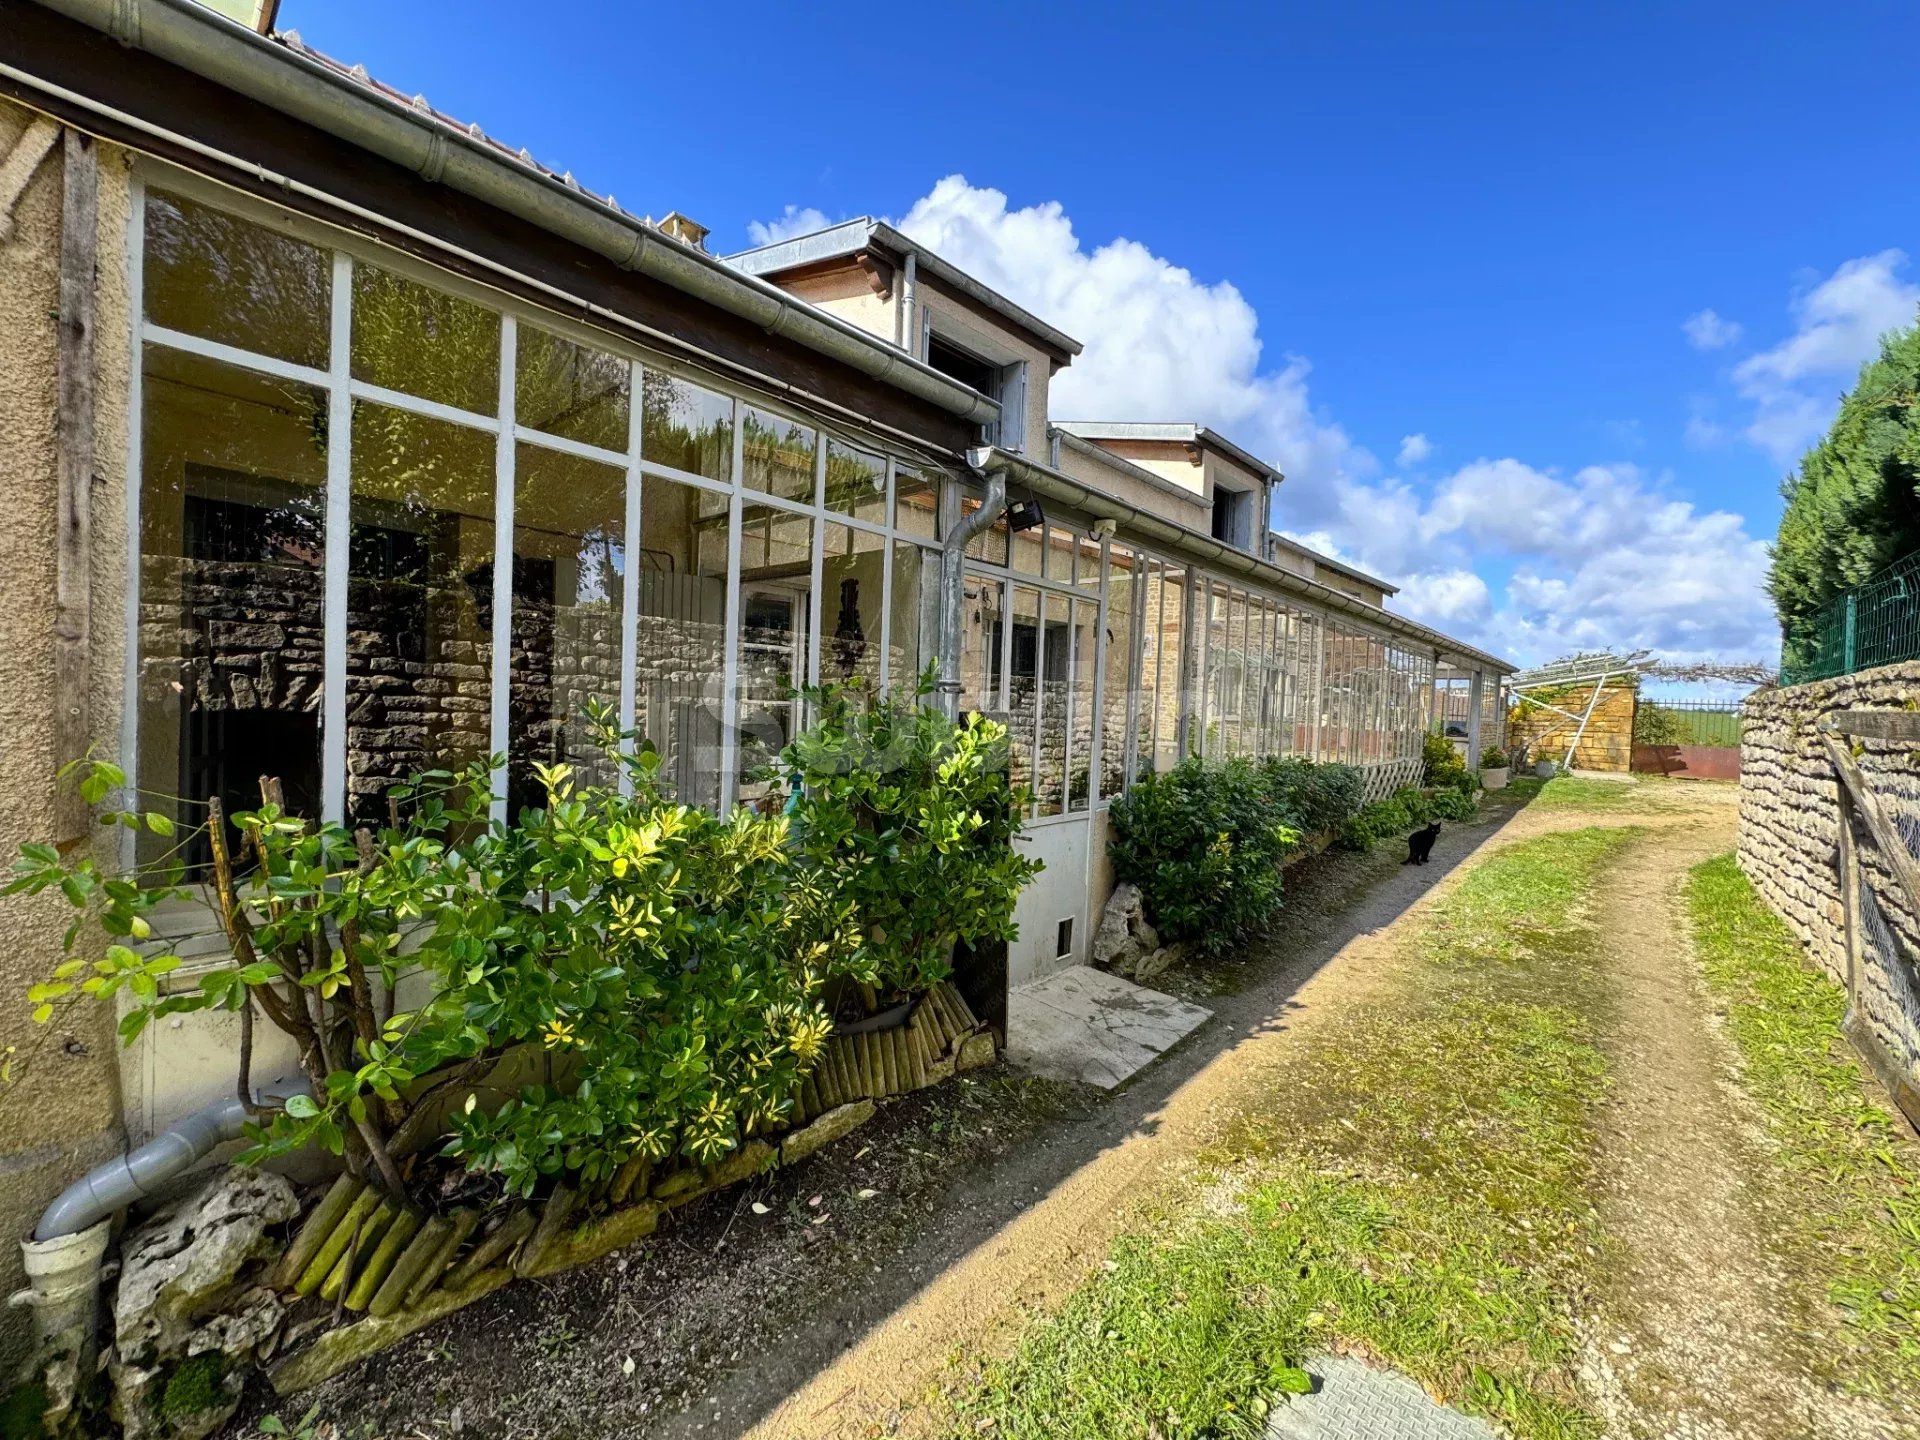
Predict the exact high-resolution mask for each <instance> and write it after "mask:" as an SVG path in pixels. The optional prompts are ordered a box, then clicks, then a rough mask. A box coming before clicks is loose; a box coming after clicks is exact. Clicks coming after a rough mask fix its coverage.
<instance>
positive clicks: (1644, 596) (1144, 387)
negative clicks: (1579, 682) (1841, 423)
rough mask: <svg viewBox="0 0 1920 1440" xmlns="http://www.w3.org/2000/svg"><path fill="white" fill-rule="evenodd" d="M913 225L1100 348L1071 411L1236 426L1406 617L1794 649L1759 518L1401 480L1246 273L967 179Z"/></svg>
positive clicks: (1640, 485)
mask: <svg viewBox="0 0 1920 1440" xmlns="http://www.w3.org/2000/svg"><path fill="white" fill-rule="evenodd" d="M800 213H801V212H798V211H796V210H794V209H793V208H791V207H790V208H789V211H788V214H789V216H796V217H797V216H798V215H799V214H800ZM815 213H816V214H817V212H815ZM821 218H822V219H824V217H821ZM782 223H784V221H782V222H774V224H775V225H776V226H777V225H780V224H782ZM796 223H798V222H796ZM809 223H810V222H809ZM896 223H897V224H898V226H899V227H900V228H901V229H902V230H904V231H905V232H907V233H908V234H910V235H912V236H914V237H915V238H916V239H918V240H920V241H921V242H923V243H924V244H926V245H927V246H928V247H929V248H931V249H933V250H935V251H937V252H939V253H940V254H941V255H942V256H943V257H944V258H945V259H947V260H949V261H951V262H953V263H954V264H956V265H958V266H960V267H961V268H962V269H964V270H967V271H969V272H970V273H972V274H974V275H975V276H977V277H978V278H979V279H980V280H981V281H983V282H984V283H985V284H987V285H990V286H992V287H993V288H995V289H996V290H999V291H1001V292H1003V293H1005V294H1006V295H1008V296H1009V297H1011V298H1012V299H1013V300H1015V301H1017V302H1018V303H1020V304H1021V305H1024V306H1026V307H1027V308H1028V309H1030V310H1032V311H1033V312H1034V313H1035V314H1037V315H1041V316H1044V317H1045V318H1046V319H1047V320H1048V321H1049V322H1051V323H1053V324H1055V325H1057V326H1059V327H1060V328H1061V329H1063V330H1065V331H1066V332H1067V333H1068V334H1070V335H1073V336H1075V337H1077V338H1078V339H1080V340H1081V341H1082V342H1084V344H1085V346H1086V350H1085V353H1084V354H1082V355H1080V356H1079V357H1078V358H1076V359H1075V360H1074V362H1073V364H1072V365H1071V366H1070V367H1069V368H1067V369H1065V370H1063V371H1061V372H1060V373H1059V374H1058V375H1057V376H1055V377H1054V379H1053V382H1052V387H1051V398H1052V413H1053V414H1054V416H1056V417H1058V418H1064V419H1109V420H1193V421H1198V422H1200V423H1202V424H1206V425H1211V426H1213V427H1215V428H1217V429H1219V430H1221V431H1222V432H1223V433H1225V434H1227V435H1230V436H1232V437H1233V438H1234V439H1235V440H1236V441H1238V442H1239V443H1240V444H1242V445H1245V446H1246V447H1247V448H1248V449H1250V450H1252V451H1254V452H1255V453H1257V454H1259V455H1261V456H1263V457H1264V458H1266V459H1268V460H1270V461H1272V462H1274V463H1275V464H1277V465H1278V466H1279V467H1280V468H1281V469H1282V470H1284V471H1285V472H1286V474H1287V476H1288V480H1287V483H1286V484H1285V485H1283V486H1281V487H1280V489H1279V492H1278V495H1277V500H1276V516H1275V520H1276V523H1279V524H1281V525H1282V526H1283V527H1284V528H1285V529H1286V531H1287V533H1289V534H1290V535H1293V536H1295V537H1296V538H1298V539H1299V540H1301V541H1302V542H1303V543H1305V544H1308V545H1310V546H1312V547H1313V548H1315V549H1318V550H1323V551H1328V552H1330V553H1333V554H1336V555H1338V556H1340V557H1342V558H1345V559H1347V560H1349V561H1350V562H1351V563H1353V564H1357V565H1359V566H1361V567H1362V568H1364V569H1367V570H1371V571H1373V572H1375V573H1377V574H1380V575H1382V576H1385V577H1388V578H1390V579H1393V580H1395V581H1396V583H1398V584H1400V585H1401V587H1402V592H1401V594H1400V595H1399V596H1398V597H1396V599H1395V600H1394V601H1393V604H1394V606H1395V608H1396V609H1398V610H1400V611H1402V612H1403V613H1406V614H1409V615H1413V616H1417V617H1419V618H1422V619H1425V620H1429V621H1431V622H1433V623H1434V624H1436V625H1437V626H1439V627H1440V628H1442V629H1445V630H1446V631H1448V632H1449V633H1452V634H1456V635H1459V636H1460V637H1461V638H1463V639H1467V640H1470V641H1473V642H1475V643H1477V644H1480V645H1481V646H1483V647H1484V648H1486V649H1488V650H1491V651H1493V652H1494V653H1495V654H1500V655H1505V656H1509V657H1511V658H1513V659H1515V660H1517V661H1520V662H1522V663H1530V662H1535V661H1540V660H1545V659H1549V658H1552V657H1553V656H1554V655H1556V654H1560V653H1564V652H1565V651H1567V650H1569V649H1573V648H1597V647H1600V646H1608V645H1613V646H1623V647H1638V646H1645V647H1648V648H1651V649H1656V650H1661V651H1665V652H1667V653H1670V654H1673V655H1675V656H1676V657H1681V658H1691V657H1705V656H1708V655H1734V656H1742V657H1747V656H1764V655H1767V654H1770V653H1771V652H1772V650H1773V648H1774V646H1775V644H1776V641H1775V638H1774V635H1775V632H1774V625H1773V619H1772V615H1771V611H1770V609H1769V607H1768V605H1767V602H1766V599H1765V596H1764V594H1763V592H1762V590H1761V588H1760V583H1761V579H1762V576H1763V574H1764V571H1765V567H1766V551H1765V546H1764V545H1763V544H1762V543H1761V542H1760V541H1758V540H1756V539H1754V538H1753V537H1752V536H1750V535H1749V534H1748V533H1747V532H1746V529H1745V527H1744V523H1743V522H1742V520H1741V519H1740V517H1738V516H1736V515H1732V514H1728V513H1726V512H1722V511H1713V512H1702V511H1700V510H1698V509H1697V508H1696V507H1694V506H1693V505H1692V504H1690V503H1688V502H1687V501H1685V500H1683V499H1679V498H1676V497H1675V496H1674V495H1673V494H1672V493H1671V490H1672V487H1671V484H1670V482H1669V481H1667V480H1666V479H1664V478H1662V477H1654V476H1650V475H1648V474H1647V473H1645V472H1644V471H1642V470H1641V469H1639V468H1638V467H1636V466H1632V465H1592V466H1588V467H1586V468H1584V469H1576V470H1572V471H1570V472H1563V471H1557V470H1550V469H1544V468H1541V467H1538V466H1534V465H1530V464H1527V463H1526V462H1525V461H1523V460H1520V459H1518V458H1514V457H1511V456H1494V457H1489V458H1482V459H1476V460H1474V461H1472V462H1471V463H1469V464H1465V465H1461V466H1459V467H1457V468H1455V469H1454V470H1452V471H1451V472H1450V473H1447V474H1444V475H1440V476H1437V477H1435V476H1425V475H1417V476H1415V477H1414V478H1412V479H1409V478H1405V477H1389V476H1383V475H1381V473H1380V466H1379V464H1378V462H1377V461H1376V460H1375V458H1374V457H1373V455H1372V454H1371V453H1370V452H1369V451H1368V450H1366V449H1365V448H1364V447H1362V446H1360V445H1358V444H1356V443H1355V442H1354V441H1353V439H1352V438H1351V437H1350V436H1349V435H1348V434H1347V432H1346V431H1345V430H1344V429H1343V428H1342V427H1341V426H1340V425H1339V424H1338V423H1337V422H1335V421H1334V420H1333V419H1331V418H1330V417H1328V416H1327V415H1326V414H1325V413H1324V412H1323V411H1321V410H1320V408H1319V407H1317V406H1316V405H1315V404H1314V403H1313V399H1312V396H1311V393H1310V391H1309V388H1308V380H1309V376H1310V370H1311V367H1310V366H1309V364H1308V362H1307V360H1306V359H1305V358H1304V357H1302V356H1299V355H1293V354H1286V353H1281V354H1278V355H1274V354H1273V353H1271V352H1270V351H1269V350H1268V349H1267V347H1266V345H1265V343H1264V341H1263V339H1262V337H1261V334H1260V317H1259V315H1258V314H1257V313H1256V312H1255V310H1254V309H1253V307H1252V306H1251V305H1250V304H1249V303H1248V302H1247V299H1246V297H1245V296H1244V295H1242V294H1241V293H1240V291H1239V290H1238V289H1236V288H1235V287H1234V286H1233V285H1232V284H1230V283H1228V282H1227V281H1225V280H1214V281H1211V282H1209V281H1207V280H1204V279H1201V278H1200V277H1197V276H1195V275H1194V274H1193V272H1191V271H1190V270H1187V269H1185V268H1183V267H1182V266H1180V265H1177V264H1175V263H1174V262H1173V261H1171V260H1169V259H1167V258H1165V257H1163V256H1160V255H1156V254H1154V253H1153V252H1152V251H1150V250H1148V249H1147V248H1146V247H1145V246H1143V245H1141V244H1138V243H1137V242H1135V241H1131V240H1127V239H1124V238H1122V239H1113V240H1109V241H1107V242H1105V243H1102V244H1096V245H1093V246H1092V247H1091V248H1089V247H1088V245H1087V244H1085V243H1084V242H1083V241H1082V240H1081V238H1080V237H1079V235H1077V234H1076V233H1075V231H1074V228H1073V222H1072V219H1071V218H1070V217H1069V216H1068V215H1067V213H1066V211H1065V209H1064V208H1063V207H1062V206H1061V205H1059V204H1058V203H1056V202H1044V203H1041V204H1036V205H1029V206H1025V207H1015V206H1012V205H1011V204H1010V203H1009V201H1008V199H1007V197H1006V195H1004V194H1003V193H1001V192H1000V191H998V190H994V189H989V188H987V187H984V186H976V185H971V184H969V183H968V182H967V181H966V180H965V179H964V178H962V177H960V176H958V175H951V176H948V177H947V178H945V179H943V180H941V181H940V182H939V183H938V184H936V185H935V186H934V187H933V189H932V190H931V191H930V192H929V193H928V194H927V195H926V196H924V197H923V198H922V199H920V200H919V201H917V202H916V203H915V204H914V205H913V206H912V207H911V208H910V209H909V210H908V211H907V213H906V215H905V216H904V217H902V218H901V219H900V220H898V221H897V222H896ZM756 233H758V232H756ZM766 233H767V234H768V235H772V234H773V233H775V232H774V230H773V228H771V227H766ZM1814 308H1816V309H1817V308H1818V307H1817V306H1816V307H1814ZM1809 313H1812V310H1810V312H1809ZM1431 453H1432V447H1431V445H1430V443H1429V442H1428V441H1427V439H1426V437H1425V436H1424V435H1420V434H1408V435H1405V436H1403V437H1402V440H1401V442H1400V446H1399V450H1398V454H1399V458H1400V462H1401V464H1402V465H1403V466H1406V467H1409V468H1411V467H1413V466H1415V465H1417V464H1418V463H1419V462H1420V461H1424V460H1426V459H1428V458H1429V457H1430V456H1431Z"/></svg>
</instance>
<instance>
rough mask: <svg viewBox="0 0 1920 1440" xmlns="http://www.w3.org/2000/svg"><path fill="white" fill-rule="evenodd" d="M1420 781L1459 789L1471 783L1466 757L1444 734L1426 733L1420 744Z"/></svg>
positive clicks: (1471, 778) (1425, 783)
mask: <svg viewBox="0 0 1920 1440" xmlns="http://www.w3.org/2000/svg"><path fill="white" fill-rule="evenodd" d="M1420 783H1421V784H1423V785H1445V786H1449V787H1451V788H1454V789H1459V788H1460V787H1461V786H1463V785H1467V784H1470V783H1473V777H1472V776H1471V775H1470V774H1468V773H1467V762H1466V757H1464V756H1463V755H1461V753H1460V752H1459V750H1458V749H1456V748H1455V747H1454V743H1453V742H1452V741H1451V740H1449V739H1447V737H1446V736H1444V735H1437V734H1435V735H1428V736H1427V738H1426V739H1425V740H1423V741H1422V742H1421V744H1420Z"/></svg>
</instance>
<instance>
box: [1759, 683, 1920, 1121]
mask: <svg viewBox="0 0 1920 1440" xmlns="http://www.w3.org/2000/svg"><path fill="white" fill-rule="evenodd" d="M1916 707H1920V663H1914V662H1909V663H1907V664H1904V665H1889V666H1886V667H1883V668H1881V669H1878V670H1868V671H1863V672H1862V673H1860V674H1858V675H1848V676H1844V677H1842V678H1840V679H1838V680H1824V681H1819V682H1817V683H1815V684H1810V685H1795V686H1792V687H1790V688H1787V689H1783V690H1767V691H1761V692H1759V693H1757V694H1755V695H1754V696H1752V697H1751V698H1750V699H1749V700H1748V701H1747V703H1746V705H1745V706H1744V707H1743V723H1742V726H1741V745H1740V848H1739V858H1740V868H1741V869H1742V870H1743V871H1745V872H1746V875H1747V878H1748V879H1750V880H1751V881H1752V882H1753V884H1754V888H1755V889H1757V890H1758V891H1759V892H1760V894H1761V895H1762V896H1763V897H1764V898H1765V899H1766V901H1767V903H1768V904H1769V905H1771V906H1772V907H1773V909H1774V910H1775V911H1776V912H1778V913H1779V915H1780V916H1781V918H1782V919H1784V920H1785V921H1786V922H1787V924H1788V926H1789V927H1791V929H1792V930H1793V932H1794V933H1795V934H1796V935H1798V936H1799V937H1800V939H1801V941H1802V942H1803V943H1804V944H1805V945H1806V947H1807V953H1808V954H1809V955H1811V956H1812V957H1813V959H1814V961H1815V962H1816V963H1817V964H1818V965H1819V966H1820V967H1821V968H1822V969H1823V970H1825V971H1826V972H1827V973H1828V974H1829V975H1831V976H1832V977H1833V978H1834V979H1835V980H1836V981H1838V982H1840V983H1841V984H1847V983H1848V976H1847V944H1846V914H1845V910H1844V908H1843V903H1842V898H1841V890H1840V879H1839V868H1838V857H1839V844H1840V829H1839V797H1838V783H1839V782H1838V781H1837V779H1836V778H1835V776H1834V773H1833V763H1832V761H1831V759H1830V758H1829V757H1828V755H1827V754H1826V752H1825V748H1824V746H1823V745H1822V743H1821V740H1820V736H1819V732H1818V730H1817V728H1816V727H1817V725H1818V723H1819V721H1820V720H1821V719H1823V718H1824V717H1826V716H1828V715H1831V714H1833V713H1835V712H1837V711H1841V710H1855V709H1857V710H1910V709H1914V708H1916ZM1851 743H1852V744H1853V745H1855V746H1857V747H1858V758H1859V763H1860V768H1861V770H1862V771H1863V772H1864V773H1865V775H1866V777H1867V781H1868V783H1869V784H1870V785H1871V786H1872V787H1873V790H1874V792H1875V794H1876V795H1877V796H1878V797H1879V799H1880V802H1881V804H1882V806H1883V807H1884V808H1885V810H1886V811H1887V813H1888V815H1889V816H1890V817H1892V819H1893V820H1894V823H1895V824H1896V825H1897V826H1898V827H1899V829H1900V830H1901V831H1902V833H1903V834H1904V835H1905V837H1906V840H1907V844H1908V847H1909V848H1910V849H1914V848H1917V847H1920V752H1916V750H1915V749H1914V748H1913V747H1912V746H1910V745H1906V744H1900V743H1895V742H1890V741H1881V740H1859V741H1854V742H1851ZM1860 858H1861V864H1862V866H1863V868H1864V870H1865V872H1866V875H1867V879H1868V889H1869V891H1870V895H1869V897H1868V899H1867V901H1866V905H1867V906H1868V908H1869V909H1870V910H1872V911H1877V915H1872V914H1870V915H1869V917H1868V924H1867V926H1866V927H1865V928H1866V929H1868V930H1869V931H1870V932H1873V934H1874V936H1875V937H1876V941H1877V943H1870V944H1869V945H1868V946H1867V948H1866V958H1865V963H1864V964H1863V966H1862V968H1861V973H1860V974H1859V975H1858V976H1857V977H1855V979H1854V982H1853V990H1854V994H1853V1001H1854V1007H1855V1009H1856V1011H1857V1013H1858V1015H1859V1017H1860V1020H1861V1021H1862V1022H1863V1023H1864V1025H1865V1027H1866V1028H1867V1029H1868V1030H1869V1031H1870V1032H1871V1033H1872V1035H1873V1036H1874V1038H1875V1039H1876V1040H1877V1041H1878V1042H1879V1045H1880V1048H1881V1050H1882V1051H1883V1053H1884V1055H1885V1056H1886V1058H1887V1060H1888V1061H1889V1062H1890V1063H1891V1065H1892V1067H1893V1069H1894V1071H1895V1072H1896V1073H1895V1075H1894V1076H1892V1077H1889V1078H1892V1079H1894V1080H1896V1081H1897V1080H1900V1079H1904V1080H1906V1081H1907V1082H1909V1083H1920V998H1917V997H1916V990H1915V971H1914V963H1915V959H1916V957H1920V917H1916V916H1915V915H1914V914H1913V913H1912V911H1911V909H1910V908H1909V906H1908V905H1907V903H1906V901H1905V899H1904V897H1903V896H1902V893H1901V890H1900V887H1899V886H1898V884H1897V883H1896V882H1895V881H1894V879H1893V877H1892V875H1891V874H1890V873H1889V872H1888V871H1887V870H1886V869H1885V867H1884V866H1881V865H1878V864H1876V863H1875V855H1874V853H1873V846H1872V845H1871V844H1870V843H1869V844H1863V845H1862V846H1861V847H1860ZM1888 952H1891V953H1888Z"/></svg>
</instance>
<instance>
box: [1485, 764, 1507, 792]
mask: <svg viewBox="0 0 1920 1440" xmlns="http://www.w3.org/2000/svg"><path fill="white" fill-rule="evenodd" d="M1507 773H1508V771H1507V767H1506V766H1505V765H1496V766H1492V767H1490V768H1488V769H1485V770H1482V771H1481V772H1480V784H1481V786H1482V787H1483V788H1485V789H1488V790H1504V789H1506V788H1507Z"/></svg>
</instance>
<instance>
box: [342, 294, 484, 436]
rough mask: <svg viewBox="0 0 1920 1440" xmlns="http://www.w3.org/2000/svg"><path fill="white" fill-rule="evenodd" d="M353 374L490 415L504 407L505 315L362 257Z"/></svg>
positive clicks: (356, 297)
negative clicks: (502, 353)
mask: <svg viewBox="0 0 1920 1440" xmlns="http://www.w3.org/2000/svg"><path fill="white" fill-rule="evenodd" d="M353 378H354V379H356V380H364V381H366V382H367V383H368V384H370V385H379V386H381V387H383V388H384V389H388V390H398V391H400V392H401V393H402V394H404V395H417V396H419V397H420V398H421V399H422V400H432V401H434V402H436V403H437V404H441V405H451V406H453V407H455V408H456V409H459V410H468V411H471V412H473V413H474V414H476V415H492V414H494V413H495V412H496V411H498V409H499V408H500V317H499V316H498V315H497V314H495V313H494V312H493V311H491V310H488V309H486V308H484V307H483V306H479V305H476V304H474V303H473V302H472V301H471V300H462V299H461V298H460V297H459V296H457V295H449V294H447V293H446V292H445V291H444V290H435V289H434V288H433V287H431V286H429V285H422V284H420V283H419V282H418V281H416V280H409V279H407V278H405V277H404V276H401V275H395V274H393V273H392V272H391V271H387V270H382V269H380V268H379V267H378V266H375V265H367V264H364V263H362V262H359V261H356V262H354V267H353Z"/></svg>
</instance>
